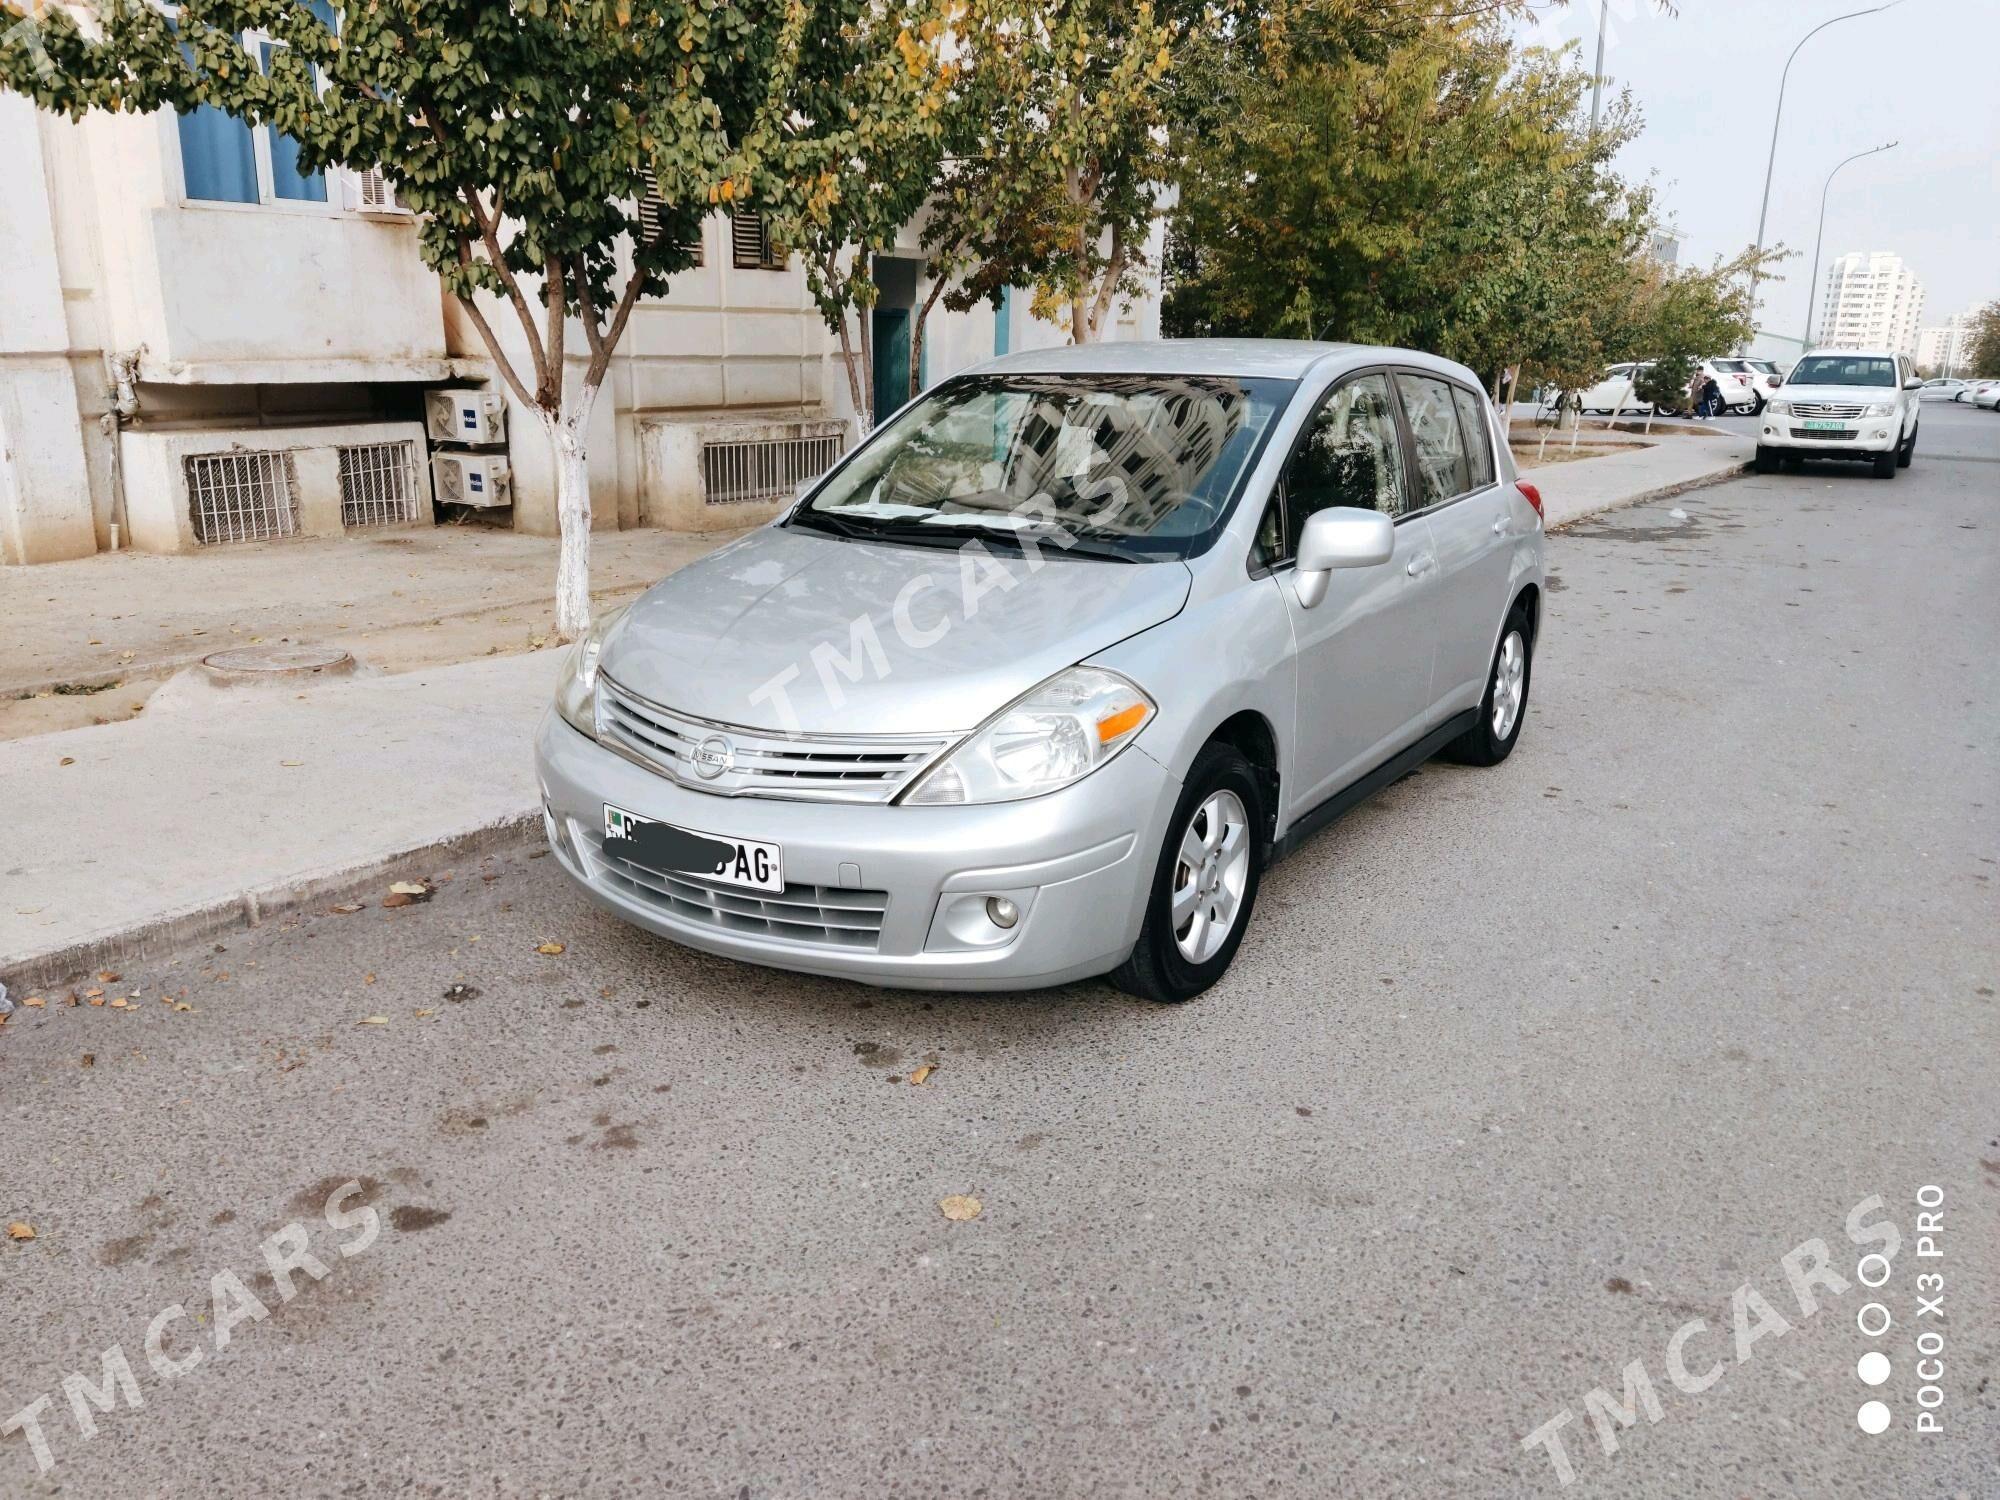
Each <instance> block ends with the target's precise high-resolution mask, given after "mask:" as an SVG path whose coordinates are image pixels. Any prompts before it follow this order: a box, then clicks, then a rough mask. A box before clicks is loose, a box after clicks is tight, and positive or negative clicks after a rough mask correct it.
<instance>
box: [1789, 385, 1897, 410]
mask: <svg viewBox="0 0 2000 1500" xmlns="http://www.w3.org/2000/svg"><path fill="white" fill-rule="evenodd" d="M1900 394H1901V392H1900V391H1898V390H1897V389H1896V387H1894V386H1892V385H1781V386H1779V387H1778V389H1777V390H1776V391H1775V392H1774V393H1773V394H1772V397H1771V399H1772V400H1773V401H1814V402H1819V401H1825V402H1830V403H1832V404H1833V405H1835V406H1873V405H1874V404H1875V403H1876V402H1878V401H1890V402H1893V401H1894V400H1895V399H1896V397H1897V396H1898V395H1900Z"/></svg>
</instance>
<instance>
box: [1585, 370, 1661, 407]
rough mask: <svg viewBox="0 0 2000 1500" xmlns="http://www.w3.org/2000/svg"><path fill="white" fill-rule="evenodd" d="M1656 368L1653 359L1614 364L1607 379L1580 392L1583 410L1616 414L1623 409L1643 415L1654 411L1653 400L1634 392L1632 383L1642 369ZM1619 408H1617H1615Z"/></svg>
mask: <svg viewBox="0 0 2000 1500" xmlns="http://www.w3.org/2000/svg"><path fill="white" fill-rule="evenodd" d="M1652 368H1653V364H1652V361H1651V360H1648V361H1646V362H1645V363H1644V364H1623V365H1613V366H1612V367H1611V368H1610V369H1608V370H1606V371H1605V372H1604V378H1603V379H1601V380H1599V381H1598V382H1597V384H1596V385H1593V386H1591V387H1590V388H1589V389H1587V390H1584V391H1580V392H1578V393H1577V400H1578V402H1579V404H1580V405H1581V406H1582V407H1583V409H1584V410H1585V411H1586V412H1588V413H1589V414H1590V415H1592V416H1594V417H1609V416H1616V415H1618V414H1619V413H1621V412H1628V411H1632V412H1638V413H1639V414H1640V415H1641V416H1644V415H1646V414H1647V413H1648V412H1650V411H1652V409H1653V408H1652V404H1651V403H1650V402H1646V401H1641V400H1640V399H1639V398H1638V396H1637V395H1635V394H1634V393H1633V391H1632V382H1633V379H1634V378H1635V376H1636V375H1637V374H1638V372H1639V371H1641V370H1650V369H1652ZM1614 406H1615V407H1616V408H1617V411H1613V410H1612V408H1613V407H1614Z"/></svg>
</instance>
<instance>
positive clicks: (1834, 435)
mask: <svg viewBox="0 0 2000 1500" xmlns="http://www.w3.org/2000/svg"><path fill="white" fill-rule="evenodd" d="M1792 436H1793V437H1795V438H1811V439H1813V440H1814V441H1815V442H1820V443H1851V442H1853V441H1854V439H1855V438H1857V437H1859V436H1860V434H1859V433H1857V432H1856V431H1854V429H1853V428H1851V427H1850V428H1848V429H1847V430H1846V431H1845V432H1828V431H1825V430H1824V429H1821V430H1820V431H1817V432H1816V431H1814V430H1813V429H1812V428H1810V427H1794V428H1793V429H1792Z"/></svg>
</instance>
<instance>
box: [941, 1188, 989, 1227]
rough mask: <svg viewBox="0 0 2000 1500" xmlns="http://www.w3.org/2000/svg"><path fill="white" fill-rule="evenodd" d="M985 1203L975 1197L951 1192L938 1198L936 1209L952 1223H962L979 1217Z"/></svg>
mask: <svg viewBox="0 0 2000 1500" xmlns="http://www.w3.org/2000/svg"><path fill="white" fill-rule="evenodd" d="M984 1207H985V1205H984V1204H983V1203H981V1202H980V1201H979V1200H978V1199H977V1198H968V1197H966V1196H965V1195H964V1194H963V1193H953V1194H952V1195H951V1196H950V1197H949V1198H940V1199H938V1210H939V1212H941V1213H942V1214H943V1215H944V1216H945V1217H946V1218H947V1219H950V1220H951V1221H952V1222H953V1223H957V1224H963V1223H964V1222H965V1221H966V1220H967V1219H976V1218H978V1217H979V1211H980V1210H981V1209H982V1208H984Z"/></svg>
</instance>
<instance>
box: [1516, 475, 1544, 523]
mask: <svg viewBox="0 0 2000 1500" xmlns="http://www.w3.org/2000/svg"><path fill="white" fill-rule="evenodd" d="M1514 488H1515V489H1517V490H1519V491H1520V492H1521V498H1522V499H1524V500H1526V501H1527V502H1528V504H1530V505H1532V506H1534V507H1535V514H1536V515H1538V516H1539V515H1541V513H1542V492H1541V491H1540V490H1538V489H1536V488H1535V487H1534V486H1533V485H1532V484H1530V483H1528V481H1527V480H1525V479H1517V480H1515V481H1514Z"/></svg>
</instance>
